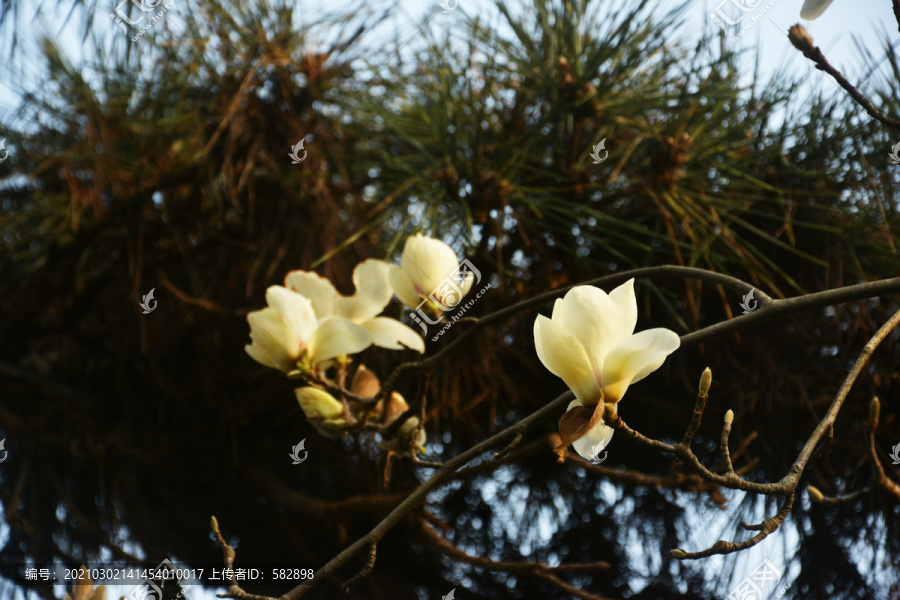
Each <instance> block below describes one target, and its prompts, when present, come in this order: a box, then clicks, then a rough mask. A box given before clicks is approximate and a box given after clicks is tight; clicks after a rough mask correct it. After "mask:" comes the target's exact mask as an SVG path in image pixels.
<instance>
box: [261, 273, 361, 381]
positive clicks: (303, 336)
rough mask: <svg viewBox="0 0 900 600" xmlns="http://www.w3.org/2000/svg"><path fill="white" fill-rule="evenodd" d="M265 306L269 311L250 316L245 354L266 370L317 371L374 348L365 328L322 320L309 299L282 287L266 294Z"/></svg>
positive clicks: (269, 290) (272, 287)
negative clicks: (346, 357)
mask: <svg viewBox="0 0 900 600" xmlns="http://www.w3.org/2000/svg"><path fill="white" fill-rule="evenodd" d="M266 303H267V304H268V306H267V307H266V308H264V309H262V310H257V311H253V312H251V313H250V314H248V315H247V322H248V323H250V340H251V342H252V343H250V344H248V345H246V346H244V350H246V351H247V354H249V355H250V357H251V358H252V359H253V360H255V361H257V362H258V363H260V364H263V365H265V366H267V367H272V368H274V369H280V370H282V371H284V372H285V373H289V372H291V371H294V370H295V369H298V368H299V369H301V370H314V369H316V368H317V366H318V365H319V364H320V363H323V362H325V361H327V360H330V359H332V358H335V357H338V356H343V355H345V354H355V353H357V352H361V351H363V350H365V349H366V348H368V347H369V346H370V345H371V344H372V334H371V333H369V331H368V330H367V329H365V328H364V327H362V326H360V325H357V324H356V323H353V322H352V321H350V320H348V319H342V318H338V317H330V318H326V319H322V320H320V319H318V318H317V317H316V313H315V311H314V310H313V307H312V303H311V302H310V301H309V300H308V299H307V298H304V297H303V296H301V295H300V294H298V293H296V292H294V291H291V290H289V289H287V288H284V287H281V286H280V285H273V286H271V287H270V288H269V289H267V290H266Z"/></svg>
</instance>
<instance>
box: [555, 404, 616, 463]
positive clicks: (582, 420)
mask: <svg viewBox="0 0 900 600" xmlns="http://www.w3.org/2000/svg"><path fill="white" fill-rule="evenodd" d="M603 408H604V404H603V403H602V402H598V403H597V404H595V405H593V406H585V405H584V404H582V403H581V401H580V400H574V401H572V402H570V403H569V408H568V410H567V411H566V412H565V414H564V415H563V416H562V418H561V419H560V420H559V444H558V445H557V446H556V447H555V448H554V451H555V452H556V454H557V455H558V456H559V462H562V461H563V458H564V457H565V454H566V448H568V447H569V446H570V445H572V444H574V443H575V442H576V441H578V440H579V439H581V438H582V437H584V436H585V435H587V434H588V432H590V431H591V429H593V428H594V427H596V426H597V424H598V423H602V422H603Z"/></svg>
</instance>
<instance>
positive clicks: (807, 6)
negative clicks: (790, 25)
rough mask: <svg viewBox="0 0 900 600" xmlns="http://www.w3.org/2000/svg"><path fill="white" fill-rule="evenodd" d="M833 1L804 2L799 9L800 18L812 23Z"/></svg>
mask: <svg viewBox="0 0 900 600" xmlns="http://www.w3.org/2000/svg"><path fill="white" fill-rule="evenodd" d="M832 2H834V0H804V2H803V8H801V9H800V18H801V19H806V20H807V21H812V20H814V19H818V18H819V17H821V16H822V13H823V12H825V9H826V8H828V6H829V5H830V4H831V3H832Z"/></svg>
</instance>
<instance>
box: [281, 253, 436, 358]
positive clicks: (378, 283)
mask: <svg viewBox="0 0 900 600" xmlns="http://www.w3.org/2000/svg"><path fill="white" fill-rule="evenodd" d="M390 266H391V265H389V264H388V263H386V262H384V261H383V260H375V259H369V260H365V261H363V262H361V263H359V264H358V265H356V268H355V269H353V283H354V285H355V286H356V293H355V294H353V295H352V296H344V295H342V294H341V293H340V292H338V291H337V290H336V289H335V287H334V285H333V284H332V283H331V282H330V281H329V280H327V279H325V278H324V277H322V276H321V275H319V274H318V273H313V272H312V271H291V272H290V273H288V275H287V277H285V280H284V284H285V286H286V287H287V288H288V289H290V290H293V291H295V292H297V293H298V294H301V295H302V296H304V297H306V298H307V299H309V301H310V303H311V304H312V307H313V310H314V311H315V313H316V317H318V318H319V320H320V321H321V320H323V319H328V318H331V317H339V318H342V319H347V320H349V321H352V322H354V323H357V324H359V325H361V326H362V327H365V328H366V330H368V332H369V333H370V334H372V343H373V344H375V345H376V346H380V347H381V348H388V349H390V350H403V349H404V347H407V348H412V349H413V350H416V351H418V352H425V342H424V341H423V340H422V338H421V337H420V336H419V334H418V333H416V332H415V331H413V330H412V329H411V328H409V327H407V326H406V325H404V324H403V323H401V322H400V321H397V320H396V319H391V318H389V317H379V316H378V315H379V314H381V312H382V311H383V310H384V307H385V306H387V305H388V303H389V302H390V301H391V297H392V296H393V295H394V292H393V290H392V289H391V284H390V282H389V281H388V271H389V269H390Z"/></svg>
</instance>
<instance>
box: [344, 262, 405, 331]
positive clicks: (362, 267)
mask: <svg viewBox="0 0 900 600" xmlns="http://www.w3.org/2000/svg"><path fill="white" fill-rule="evenodd" d="M391 266H393V265H390V264H388V263H386V262H384V261H383V260H376V259H374V258H373V259H369V260H364V261H363V262H361V263H359V264H358V265H356V268H355V269H353V285H355V286H356V293H355V294H353V295H352V296H338V297H337V298H336V299H335V301H334V314H335V316H338V317H344V318H345V319H350V320H351V321H353V322H354V323H364V322H365V321H368V320H370V319H374V318H375V317H377V316H378V315H379V314H381V311H383V310H384V307H385V306H387V305H388V302H390V301H391V296H393V295H394V292H393V290H392V289H391V283H390V280H389V279H388V271H390V268H391Z"/></svg>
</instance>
